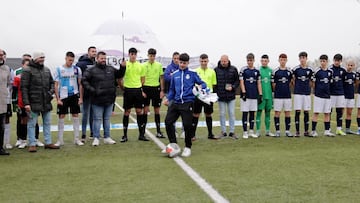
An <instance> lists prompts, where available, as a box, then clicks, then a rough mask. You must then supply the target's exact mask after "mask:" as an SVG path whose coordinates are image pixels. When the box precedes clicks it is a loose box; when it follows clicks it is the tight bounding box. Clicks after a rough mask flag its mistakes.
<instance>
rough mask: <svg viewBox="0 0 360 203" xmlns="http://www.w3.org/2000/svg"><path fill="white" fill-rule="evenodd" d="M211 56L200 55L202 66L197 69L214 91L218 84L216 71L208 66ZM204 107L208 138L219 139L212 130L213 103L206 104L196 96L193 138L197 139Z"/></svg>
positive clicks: (202, 78)
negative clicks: (198, 125) (196, 133)
mask: <svg viewBox="0 0 360 203" xmlns="http://www.w3.org/2000/svg"><path fill="white" fill-rule="evenodd" d="M208 63H209V57H208V55H207V54H201V55H200V67H199V68H197V69H196V70H195V71H196V72H197V73H198V75H199V76H200V78H201V80H202V81H204V82H205V83H206V86H207V87H208V88H209V89H210V91H211V92H212V91H213V87H214V86H215V85H216V84H217V83H216V73H215V71H214V70H213V69H211V68H208ZM203 107H204V113H205V116H206V126H207V129H208V139H217V138H216V137H215V136H214V134H213V132H212V116H211V114H212V113H213V112H214V107H213V104H212V103H211V104H210V105H209V104H205V103H204V102H202V101H200V100H199V99H198V98H195V102H194V113H193V120H192V127H193V132H192V136H193V138H192V139H193V140H195V139H196V137H195V132H196V127H197V124H198V121H199V116H200V113H201V111H202V109H203Z"/></svg>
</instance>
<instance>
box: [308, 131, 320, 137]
mask: <svg viewBox="0 0 360 203" xmlns="http://www.w3.org/2000/svg"><path fill="white" fill-rule="evenodd" d="M317 136H318V134H317V132H316V131H312V132H311V134H310V137H317Z"/></svg>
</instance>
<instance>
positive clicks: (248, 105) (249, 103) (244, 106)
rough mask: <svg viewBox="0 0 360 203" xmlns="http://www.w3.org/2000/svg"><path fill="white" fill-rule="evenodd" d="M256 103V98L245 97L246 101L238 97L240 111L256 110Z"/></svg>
mask: <svg viewBox="0 0 360 203" xmlns="http://www.w3.org/2000/svg"><path fill="white" fill-rule="evenodd" d="M257 109H258V103H257V99H246V101H244V100H242V99H240V111H242V112H249V111H257Z"/></svg>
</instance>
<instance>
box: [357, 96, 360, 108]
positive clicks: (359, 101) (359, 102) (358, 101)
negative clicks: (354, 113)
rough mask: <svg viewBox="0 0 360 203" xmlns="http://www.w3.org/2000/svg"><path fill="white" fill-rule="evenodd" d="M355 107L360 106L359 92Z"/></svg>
mask: <svg viewBox="0 0 360 203" xmlns="http://www.w3.org/2000/svg"><path fill="white" fill-rule="evenodd" d="M356 107H357V108H360V94H357V98H356Z"/></svg>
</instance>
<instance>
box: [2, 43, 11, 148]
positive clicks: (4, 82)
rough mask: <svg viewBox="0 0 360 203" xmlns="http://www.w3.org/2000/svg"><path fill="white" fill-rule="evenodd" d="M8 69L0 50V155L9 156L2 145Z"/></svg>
mask: <svg viewBox="0 0 360 203" xmlns="http://www.w3.org/2000/svg"><path fill="white" fill-rule="evenodd" d="M10 77H11V75H10V68H9V67H8V66H7V65H5V53H4V51H3V50H2V49H0V95H1V96H0V155H10V153H8V152H7V151H5V149H4V147H3V145H4V131H5V126H4V124H5V117H6V113H7V103H8V102H7V100H8V95H9V91H8V88H9V87H10Z"/></svg>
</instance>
